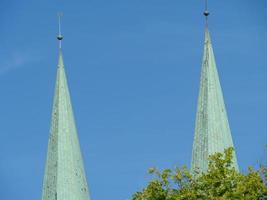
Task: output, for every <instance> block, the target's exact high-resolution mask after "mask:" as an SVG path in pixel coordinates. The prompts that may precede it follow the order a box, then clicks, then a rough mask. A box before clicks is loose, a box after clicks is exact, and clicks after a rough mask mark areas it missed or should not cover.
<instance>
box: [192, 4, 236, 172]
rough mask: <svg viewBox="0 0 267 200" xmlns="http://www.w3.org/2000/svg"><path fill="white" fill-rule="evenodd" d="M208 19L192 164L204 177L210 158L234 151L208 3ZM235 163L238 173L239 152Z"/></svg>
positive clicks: (234, 159) (234, 160) (205, 13)
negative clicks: (215, 154)
mask: <svg viewBox="0 0 267 200" xmlns="http://www.w3.org/2000/svg"><path fill="white" fill-rule="evenodd" d="M204 15H205V17H206V28H205V45H204V56H203V62H202V71H201V81H200V91H199V97H198V107H197V115H196V125H195V136H194V143H193V151H192V160H191V171H192V173H193V174H194V173H195V172H196V171H198V172H200V173H201V172H205V171H206V170H207V168H208V156H209V155H212V154H214V153H216V152H223V151H224V149H226V148H228V147H234V145H233V141H232V136H231V131H230V127H229V123H228V117H227V113H226V109H225V105H224V99H223V93H222V89H221V85H220V80H219V75H218V71H217V67H216V62H215V57H214V54H213V48H212V44H211V39H210V34H209V30H208V26H207V25H208V23H207V22H208V21H207V20H208V19H207V18H208V15H209V12H208V9H207V1H206V10H205V12H204ZM233 162H234V163H233V166H234V167H235V168H236V170H238V164H237V159H236V155H235V152H234V156H233Z"/></svg>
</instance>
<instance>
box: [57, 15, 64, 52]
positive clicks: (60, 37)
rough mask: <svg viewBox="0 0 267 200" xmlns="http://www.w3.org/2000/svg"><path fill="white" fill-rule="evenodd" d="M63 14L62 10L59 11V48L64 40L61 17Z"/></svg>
mask: <svg viewBox="0 0 267 200" xmlns="http://www.w3.org/2000/svg"><path fill="white" fill-rule="evenodd" d="M62 16H63V13H62V12H59V13H58V36H57V39H58V41H59V48H61V41H62V40H63V35H62V34H61V17H62Z"/></svg>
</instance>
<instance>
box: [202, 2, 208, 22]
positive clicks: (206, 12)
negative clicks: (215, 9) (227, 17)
mask: <svg viewBox="0 0 267 200" xmlns="http://www.w3.org/2000/svg"><path fill="white" fill-rule="evenodd" d="M203 14H204V16H205V17H206V24H208V16H209V15H210V13H209V11H208V0H205V11H204V13H203Z"/></svg>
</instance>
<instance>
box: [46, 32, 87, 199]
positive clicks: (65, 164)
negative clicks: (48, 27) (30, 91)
mask: <svg viewBox="0 0 267 200" xmlns="http://www.w3.org/2000/svg"><path fill="white" fill-rule="evenodd" d="M59 40H60V41H61V40H62V37H61V39H59ZM89 199H90V198H89V192H88V187H87V182H86V176H85V172H84V167H83V159H82V155H81V152H80V145H79V139H78V135H77V131H76V126H75V121H74V116H73V111H72V106H71V100H70V94H69V89H68V84H67V79H66V75H65V70H64V64H63V57H62V50H61V48H60V49H59V60H58V68H57V79H56V87H55V96H54V104H53V111H52V122H51V128H50V137H49V143H48V152H47V161H46V169H45V176H44V183H43V195H42V200H89Z"/></svg>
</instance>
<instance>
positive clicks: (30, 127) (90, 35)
mask: <svg viewBox="0 0 267 200" xmlns="http://www.w3.org/2000/svg"><path fill="white" fill-rule="evenodd" d="M203 6H204V5H203V1H200V0H184V1H177V0H176V1H175V0H168V1H166V0H165V1H163V0H135V1H133V0H112V1H107V0H106V1H104V0H98V1H92V0H91V1H89V0H87V1H85V0H83V1H75V2H74V1H54V0H46V1H40V0H24V1H19V0H13V1H10V0H9V1H8V0H1V2H0V24H1V28H0V36H1V37H0V43H1V48H0V91H1V98H0V102H1V103H0V111H1V115H0V121H1V132H0V138H1V139H0V199H3V200H4V199H8V200H17V199H20V200H36V199H41V191H42V179H43V174H44V167H45V159H46V150H47V142H48V131H49V126H50V116H51V109H52V99H53V92H54V84H55V76H56V65H57V56H58V44H57V41H56V35H57V12H58V11H62V12H64V17H63V25H62V31H63V34H64V36H65V38H64V41H63V54H64V62H65V67H66V72H67V75H68V81H69V87H70V90H71V96H72V102H73V107H74V112H75V117H76V123H77V127H78V132H79V137H80V143H81V149H82V152H83V157H84V162H85V167H86V172H87V177H88V182H89V186H90V191H91V197H92V200H101V199H109V200H126V199H130V197H131V195H132V194H133V193H134V192H135V191H137V190H140V189H141V188H142V187H143V186H144V185H145V184H146V182H147V181H148V180H149V178H150V176H149V175H148V174H147V169H148V168H149V167H151V166H156V167H159V168H161V169H162V168H166V167H173V166H175V165H189V163H190V159H191V148H192V142H193V132H194V123H195V112H196V104H197V95H198V88H199V77H200V66H201V59H202V51H203V39H204V19H203V17H202V12H203ZM210 11H211V17H210V22H209V24H210V32H211V37H212V41H213V47H214V51H215V55H216V59H217V65H218V70H219V72H220V78H221V84H222V87H223V90H224V97H225V103H226V106H227V110H228V115H229V121H230V126H231V129H232V135H233V139H234V143H235V146H236V151H237V156H238V161H239V165H240V168H241V170H242V171H246V168H247V166H255V167H257V166H258V165H259V163H261V162H266V160H267V159H266V150H265V149H264V144H266V143H267V142H266V141H267V140H266V139H267V134H266V132H267V123H266V117H267V114H266V113H267V57H266V52H267V37H266V36H267V23H266V19H267V2H266V0H258V1H251V0H235V1H230V0H227V1H219V0H217V1H211V2H210Z"/></svg>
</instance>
